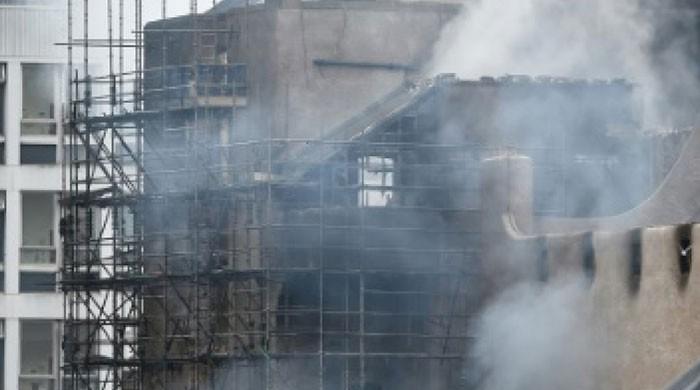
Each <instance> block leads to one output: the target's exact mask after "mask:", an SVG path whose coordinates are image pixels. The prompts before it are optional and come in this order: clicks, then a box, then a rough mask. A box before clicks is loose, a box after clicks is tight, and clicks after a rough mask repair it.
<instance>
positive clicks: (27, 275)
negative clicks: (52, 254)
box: [19, 271, 56, 293]
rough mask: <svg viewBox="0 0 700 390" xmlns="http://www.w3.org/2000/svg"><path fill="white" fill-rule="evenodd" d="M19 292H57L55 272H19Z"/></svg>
mask: <svg viewBox="0 0 700 390" xmlns="http://www.w3.org/2000/svg"><path fill="white" fill-rule="evenodd" d="M19 292H21V293H53V292H56V273H55V272H25V271H22V272H20V273H19Z"/></svg>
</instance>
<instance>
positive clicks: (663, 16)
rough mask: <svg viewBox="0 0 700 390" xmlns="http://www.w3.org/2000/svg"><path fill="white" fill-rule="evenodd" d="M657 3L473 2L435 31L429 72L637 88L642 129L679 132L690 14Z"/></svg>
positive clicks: (690, 78)
mask: <svg viewBox="0 0 700 390" xmlns="http://www.w3.org/2000/svg"><path fill="white" fill-rule="evenodd" d="M658 3H659V4H658V5H657V4H654V2H649V1H646V2H644V4H642V0H588V1H569V0H483V1H477V2H474V3H470V4H468V5H466V6H465V9H464V11H463V12H462V13H461V15H459V16H458V17H456V18H455V19H454V20H453V21H452V22H451V23H450V24H449V25H448V26H447V27H446V28H445V29H444V30H443V33H442V38H441V40H440V42H439V43H438V44H437V46H436V49H435V53H434V59H433V61H432V64H431V66H430V68H431V70H432V72H433V73H444V72H447V73H456V74H457V75H458V76H460V77H462V78H478V77H481V76H484V75H491V76H500V75H504V74H528V75H532V76H537V75H549V76H560V77H573V78H587V79H614V78H625V79H628V80H630V81H632V82H634V83H635V84H637V85H638V86H639V90H640V96H641V98H642V100H643V101H644V108H645V112H644V113H645V118H644V119H645V125H646V126H647V127H649V128H652V127H653V128H658V127H661V126H672V125H679V124H683V125H686V126H687V125H689V124H690V123H689V121H690V120H691V119H690V118H689V116H691V117H692V120H694V119H695V116H694V115H691V114H690V113H689V112H687V110H691V109H692V108H691V107H690V106H689V105H686V104H683V103H684V102H686V101H688V99H697V98H698V92H697V90H698V81H697V71H696V69H697V64H695V63H694V60H693V58H692V57H693V55H692V53H689V52H688V48H692V47H694V46H693V45H695V43H696V39H697V38H696V34H695V33H696V31H695V28H694V27H692V25H693V18H694V15H693V14H692V13H691V12H689V11H687V10H682V9H679V8H674V7H673V6H672V5H671V3H672V2H669V1H663V4H661V3H662V2H660V1H659V2H658ZM686 27H687V28H686ZM670 29H673V30H675V31H669V30H670ZM670 72H673V73H672V74H673V75H675V76H673V77H670V74H671V73H670ZM678 79H680V80H682V81H678ZM680 107H682V108H680ZM679 111H686V112H679Z"/></svg>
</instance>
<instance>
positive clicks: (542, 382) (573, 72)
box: [429, 0, 700, 390]
mask: <svg viewBox="0 0 700 390" xmlns="http://www.w3.org/2000/svg"><path fill="white" fill-rule="evenodd" d="M671 3H673V2H670V1H663V2H662V1H646V2H642V0H587V1H571V0H482V1H477V2H473V3H469V4H467V5H465V7H464V10H463V12H462V13H461V14H460V15H459V16H457V17H456V18H455V19H454V20H452V21H451V22H450V23H449V24H448V25H447V26H446V28H445V29H444V30H443V33H442V36H441V39H440V41H439V42H438V44H437V45H436V48H435V51H434V57H433V60H432V62H431V64H430V66H429V69H430V72H431V73H433V74H437V73H456V74H457V76H459V77H461V78H465V79H475V78H476V79H478V78H479V77H481V76H484V75H490V76H500V75H506V74H526V75H531V76H539V75H547V76H555V77H570V78H584V79H616V78H624V79H627V80H629V81H631V82H633V83H634V84H635V85H636V86H637V93H638V96H639V97H640V100H641V102H642V106H643V114H642V120H643V127H644V128H645V130H652V129H653V130H658V129H662V128H664V129H666V128H673V127H681V126H683V127H686V126H694V125H697V123H698V116H697V114H696V111H697V110H696V109H695V107H696V104H698V102H700V94H699V93H698V91H699V90H700V88H699V86H700V83H698V63H697V61H696V60H695V59H694V58H697V53H696V51H697V50H698V47H700V46H699V45H698V44H697V43H698V42H697V36H698V32H697V27H696V25H697V19H696V18H697V17H696V16H695V14H694V13H692V12H689V11H688V10H687V9H686V10H683V9H681V8H677V7H674V6H673V5H672V4H671ZM641 130H642V129H640V131H641ZM593 179H595V178H593ZM594 183H595V182H590V183H589V184H591V188H595V184H594ZM555 260H556V259H555ZM586 295H587V290H586V287H585V286H584V284H582V283H579V282H571V281H569V282H555V283H549V284H539V283H535V282H533V283H530V284H522V285H518V286H515V287H512V288H511V289H510V290H508V291H505V292H504V293H503V294H501V295H500V296H499V297H498V298H496V299H495V300H494V301H493V302H491V304H490V305H488V306H487V307H486V308H485V309H484V311H483V312H482V314H481V316H480V317H479V319H478V320H477V324H476V326H475V329H474V331H475V334H474V335H475V339H476V344H475V345H474V346H473V348H472V349H471V358H472V359H471V360H472V361H471V364H470V369H469V370H468V372H467V373H466V380H467V384H468V388H480V389H482V388H483V389H487V390H488V389H498V390H511V389H572V388H576V389H587V388H595V385H596V384H595V383H594V380H595V378H596V375H595V374H596V373H598V372H601V371H600V370H604V369H605V366H606V362H608V361H606V358H607V356H610V353H608V352H612V351H613V350H614V347H611V346H609V345H603V343H600V342H599V341H598V340H600V338H601V335H600V334H596V333H595V330H594V328H592V327H591V326H590V324H591V321H590V318H587V314H586V310H585V307H586V302H585V301H586ZM598 379H599V378H598Z"/></svg>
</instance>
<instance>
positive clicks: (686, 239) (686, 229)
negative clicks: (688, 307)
mask: <svg viewBox="0 0 700 390" xmlns="http://www.w3.org/2000/svg"><path fill="white" fill-rule="evenodd" d="M692 233H693V226H692V225H683V226H681V227H679V228H678V268H679V271H680V274H681V283H682V284H683V285H685V283H686V282H687V281H688V276H689V275H690V270H691V268H692V266H693V242H692Z"/></svg>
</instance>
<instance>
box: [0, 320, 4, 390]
mask: <svg viewBox="0 0 700 390" xmlns="http://www.w3.org/2000/svg"><path fill="white" fill-rule="evenodd" d="M4 388H5V320H2V319H0V390H3V389H4Z"/></svg>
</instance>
